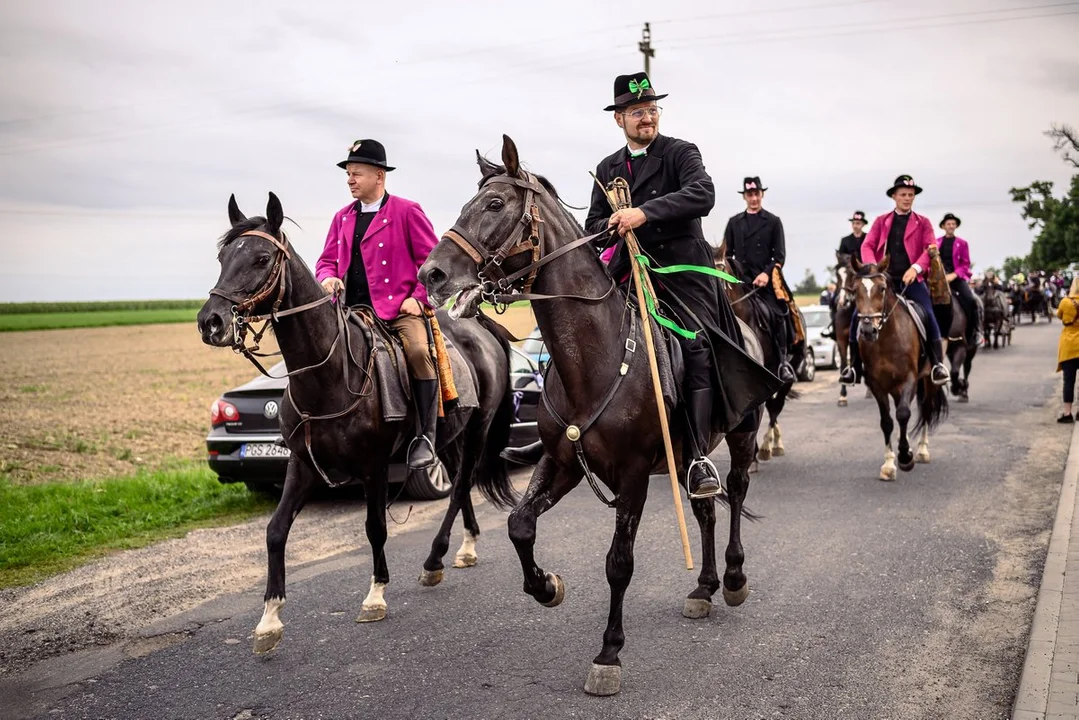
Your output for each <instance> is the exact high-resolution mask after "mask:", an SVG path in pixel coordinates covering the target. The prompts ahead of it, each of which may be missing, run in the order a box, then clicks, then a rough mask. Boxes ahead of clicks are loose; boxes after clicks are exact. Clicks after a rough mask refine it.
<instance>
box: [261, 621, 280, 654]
mask: <svg viewBox="0 0 1079 720" xmlns="http://www.w3.org/2000/svg"><path fill="white" fill-rule="evenodd" d="M284 635H285V628H283V627H281V628H277V629H276V630H271V631H270V632H265V633H255V647H254V651H255V654H256V655H265V654H266V653H268V652H270V651H271V650H273V649H274V648H275V647H277V644H278V643H279V642H281V638H282V637H284Z"/></svg>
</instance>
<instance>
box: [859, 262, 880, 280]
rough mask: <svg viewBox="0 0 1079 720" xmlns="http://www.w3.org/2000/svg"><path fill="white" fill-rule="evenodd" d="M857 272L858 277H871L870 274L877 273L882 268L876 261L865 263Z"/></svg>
mask: <svg viewBox="0 0 1079 720" xmlns="http://www.w3.org/2000/svg"><path fill="white" fill-rule="evenodd" d="M855 272H857V273H858V277H869V276H870V275H876V274H877V273H879V272H880V268H878V267H877V265H876V263H866V264H865V265H862V266H861V267H860V268H858V269H857V270H856V271H855Z"/></svg>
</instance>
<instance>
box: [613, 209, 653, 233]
mask: <svg viewBox="0 0 1079 720" xmlns="http://www.w3.org/2000/svg"><path fill="white" fill-rule="evenodd" d="M646 222H648V218H647V217H646V216H645V214H644V211H643V210H641V209H640V208H632V207H631V208H625V209H624V210H619V211H618V212H616V213H615V214H614V215H611V219H610V220H608V221H607V227H616V226H617V227H618V234H619V235H621V236H622V237H625V235H626V233H628V232H629V231H630V230H636V229H637V228H639V227H640V226H641V225H644V224H645V223H646Z"/></svg>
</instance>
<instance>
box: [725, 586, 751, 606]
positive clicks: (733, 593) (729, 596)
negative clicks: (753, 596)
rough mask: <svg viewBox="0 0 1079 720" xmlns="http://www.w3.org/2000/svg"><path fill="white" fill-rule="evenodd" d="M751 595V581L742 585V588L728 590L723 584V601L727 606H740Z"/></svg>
mask: <svg viewBox="0 0 1079 720" xmlns="http://www.w3.org/2000/svg"><path fill="white" fill-rule="evenodd" d="M747 597H749V582H748V581H747V582H746V584H745V585H743V586H742V588H741V589H740V590H728V589H727V586H726V585H724V586H723V602H725V603H727V607H738V606H739V605H741V604H742V603H744V602H745V601H746V598H747Z"/></svg>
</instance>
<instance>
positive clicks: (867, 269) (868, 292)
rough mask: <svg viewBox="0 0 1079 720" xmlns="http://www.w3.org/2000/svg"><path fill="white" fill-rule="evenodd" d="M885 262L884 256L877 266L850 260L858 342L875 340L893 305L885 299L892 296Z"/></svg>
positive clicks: (855, 259) (885, 257)
mask: <svg viewBox="0 0 1079 720" xmlns="http://www.w3.org/2000/svg"><path fill="white" fill-rule="evenodd" d="M888 263H889V257H888V256H887V255H885V256H884V258H882V259H881V261H880V264H879V265H874V264H873V263H867V264H864V265H863V264H862V262H861V261H860V260H859V259H858V258H852V262H851V269H852V270H853V271H854V273H855V277H854V278H853V279H852V284H853V285H854V291H855V295H854V303H855V305H856V306H857V308H858V322H859V328H858V337H859V339H863V340H868V341H870V342H872V341H873V340H876V339H877V336H878V335H879V334H880V330H881V328H882V327H883V326H884V323H885V322H886V321H887V320H888V314H889V313H890V312H891V311H892V310H893V309H894V308H895V303H894V302H892V303H891V306H890V307H889V303H888V296H889V295H891V294H892V287H891V284H890V283H889V282H888Z"/></svg>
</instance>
